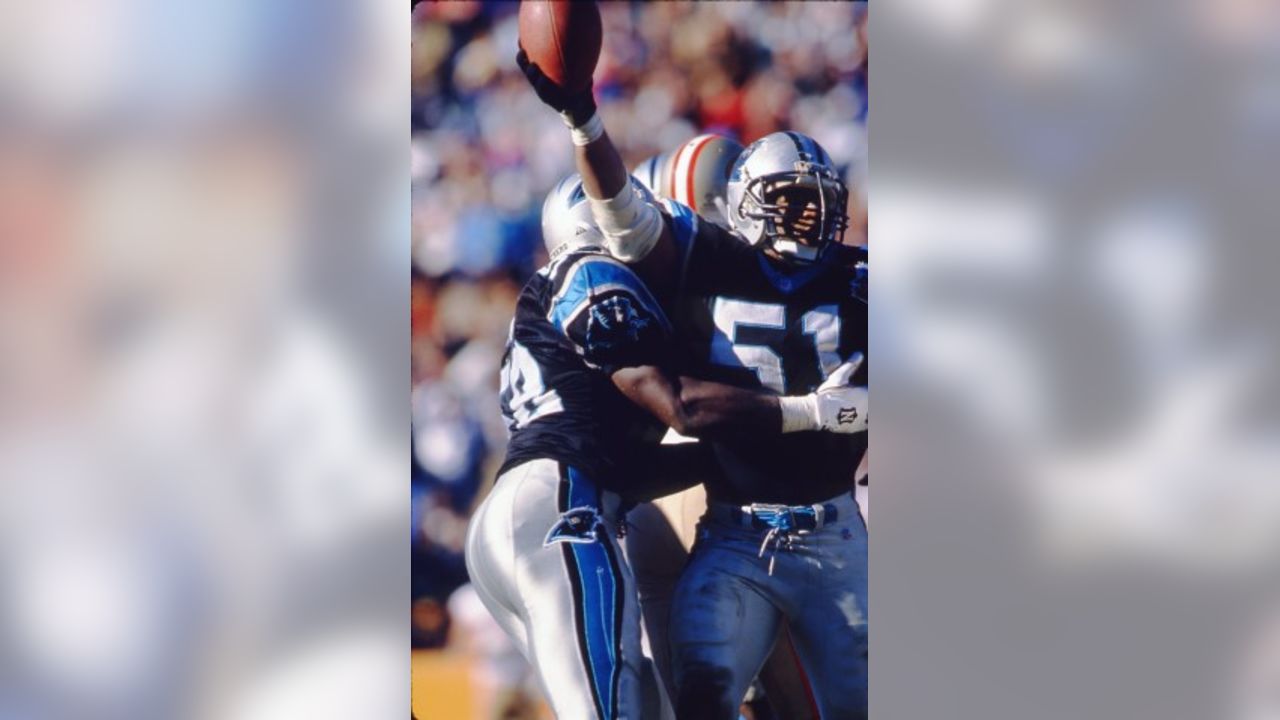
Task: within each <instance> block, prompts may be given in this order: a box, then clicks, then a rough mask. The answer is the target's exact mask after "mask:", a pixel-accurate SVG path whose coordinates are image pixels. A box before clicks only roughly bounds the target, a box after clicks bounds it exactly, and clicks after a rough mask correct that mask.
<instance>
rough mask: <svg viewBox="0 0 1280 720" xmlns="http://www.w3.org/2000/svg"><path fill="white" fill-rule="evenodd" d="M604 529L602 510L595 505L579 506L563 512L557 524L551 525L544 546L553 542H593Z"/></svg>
mask: <svg viewBox="0 0 1280 720" xmlns="http://www.w3.org/2000/svg"><path fill="white" fill-rule="evenodd" d="M603 529H604V521H603V520H601V519H600V511H598V510H596V509H595V508H593V507H577V508H573V509H572V510H570V511H568V512H566V513H564V514H562V515H561V516H560V519H559V520H557V521H556V524H555V525H552V526H551V530H550V532H548V533H547V538H546V540H543V541H542V546H543V547H548V546H550V545H551V544H553V543H559V542H568V543H592V542H595V541H596V539H597V537H598V535H597V533H598V532H599V531H601V530H603Z"/></svg>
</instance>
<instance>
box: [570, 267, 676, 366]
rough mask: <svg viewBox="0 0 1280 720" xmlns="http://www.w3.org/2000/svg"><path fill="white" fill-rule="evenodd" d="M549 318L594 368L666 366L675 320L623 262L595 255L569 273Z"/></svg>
mask: <svg viewBox="0 0 1280 720" xmlns="http://www.w3.org/2000/svg"><path fill="white" fill-rule="evenodd" d="M550 307H551V309H550V313H549V316H548V318H547V319H548V320H549V321H550V322H551V324H552V326H554V327H555V328H556V330H558V331H560V332H562V333H564V335H565V337H567V338H568V339H569V341H570V342H571V343H572V344H573V346H574V349H575V350H577V352H578V354H579V355H581V356H582V358H583V360H585V361H586V363H587V364H588V365H590V366H591V367H592V368H595V369H599V370H602V371H604V372H605V373H608V374H612V373H613V372H614V371H616V370H618V369H620V368H625V367H637V366H641V365H664V364H666V363H667V361H668V355H669V353H670V350H671V345H672V337H671V335H672V333H671V324H670V323H669V322H668V321H667V317H666V315H665V314H664V313H663V311H662V308H661V306H659V305H658V302H657V300H655V299H654V297H653V294H652V293H650V292H649V289H648V288H647V287H645V285H644V283H643V282H641V280H640V278H638V277H637V276H636V274H635V273H634V272H633V271H632V270H631V269H630V268H628V267H627V266H626V265H624V264H623V263H621V262H618V261H617V260H614V259H613V258H611V257H607V256H603V255H594V256H590V257H588V258H585V259H583V260H580V261H578V262H577V263H576V264H575V265H574V266H573V267H572V268H571V269H570V270H569V271H568V273H566V274H565V276H564V279H563V281H562V282H561V284H560V287H559V288H558V289H557V291H556V293H555V296H554V297H553V298H552V302H551V306H550Z"/></svg>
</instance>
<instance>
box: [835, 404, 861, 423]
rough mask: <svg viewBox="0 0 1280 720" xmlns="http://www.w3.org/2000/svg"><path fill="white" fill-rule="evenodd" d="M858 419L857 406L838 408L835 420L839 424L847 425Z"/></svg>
mask: <svg viewBox="0 0 1280 720" xmlns="http://www.w3.org/2000/svg"><path fill="white" fill-rule="evenodd" d="M857 419H858V408H856V407H849V408H840V412H838V413H836V422H838V423H840V424H841V425H848V424H850V423H852V422H854V421H855V420H857Z"/></svg>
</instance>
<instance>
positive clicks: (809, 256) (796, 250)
mask: <svg viewBox="0 0 1280 720" xmlns="http://www.w3.org/2000/svg"><path fill="white" fill-rule="evenodd" d="M773 249H774V250H776V251H777V252H778V254H780V255H784V256H789V257H793V258H795V259H797V260H803V261H804V262H814V261H815V260H817V259H818V253H819V250H820V248H816V247H814V246H812V245H802V244H800V243H798V242H796V241H795V240H784V239H782V238H777V237H775V238H774V239H773Z"/></svg>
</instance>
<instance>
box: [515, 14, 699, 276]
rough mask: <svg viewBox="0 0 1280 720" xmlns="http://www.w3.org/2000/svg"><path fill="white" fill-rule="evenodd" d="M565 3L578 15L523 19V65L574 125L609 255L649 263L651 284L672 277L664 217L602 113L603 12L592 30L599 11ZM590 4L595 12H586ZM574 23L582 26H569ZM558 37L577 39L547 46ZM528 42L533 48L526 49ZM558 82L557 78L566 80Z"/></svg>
mask: <svg viewBox="0 0 1280 720" xmlns="http://www.w3.org/2000/svg"><path fill="white" fill-rule="evenodd" d="M566 5H567V6H570V7H571V8H573V9H572V10H571V12H569V13H568V15H567V16H565V17H553V16H552V15H551V14H548V15H546V16H538V17H537V22H535V21H534V20H533V19H530V20H528V21H526V18H525V15H523V14H522V18H521V20H522V21H521V48H520V50H519V52H518V53H517V55H516V62H517V63H518V64H519V66H520V69H521V71H522V72H523V73H524V75H525V77H526V78H527V79H528V81H529V84H530V85H531V86H533V89H534V92H536V93H537V95H538V98H539V99H541V100H542V102H544V103H545V104H547V105H548V106H550V107H551V108H552V109H554V110H555V111H556V112H558V113H560V116H561V118H563V119H564V122H565V125H567V126H568V127H569V130H570V132H571V134H572V138H573V145H574V160H575V163H576V164H577V169H578V172H579V174H581V175H582V185H583V190H584V191H585V192H586V194H587V197H588V198H590V200H591V211H592V214H593V215H594V217H595V219H596V223H597V224H598V225H599V226H600V229H601V231H602V232H603V233H604V236H605V238H606V240H607V243H608V247H609V251H610V252H611V253H613V254H614V256H615V257H617V258H619V259H621V260H623V261H624V262H627V263H631V264H637V265H639V264H641V263H643V265H642V266H641V270H642V271H643V272H644V274H645V275H646V279H649V280H650V281H652V280H653V279H655V278H663V277H665V276H669V275H670V273H664V272H661V271H660V269H665V268H670V267H672V266H673V264H674V263H675V258H676V251H675V247H674V244H673V242H672V238H671V231H670V229H669V228H668V227H667V224H666V223H665V222H663V220H662V213H661V211H660V210H659V209H658V208H657V207H656V206H655V205H653V204H651V203H649V202H647V201H646V200H645V199H644V198H643V197H642V196H640V195H639V194H638V193H637V192H635V191H634V190H633V189H632V187H631V180H630V173H628V171H627V168H626V165H624V164H623V162H622V158H621V156H619V155H618V151H617V148H615V147H614V145H613V142H612V141H611V140H610V139H609V135H608V133H607V132H605V128H604V123H603V122H602V121H601V119H600V115H599V114H598V113H597V112H596V103H595V98H594V96H593V95H592V89H591V72H592V71H593V70H594V68H595V62H596V59H597V58H598V56H599V38H598V36H597V35H598V33H599V32H600V30H599V16H598V14H597V15H595V20H594V25H593V24H592V22H591V21H590V13H598V10H596V9H595V7H594V3H566ZM588 5H590V12H588V10H586V9H585V6H588ZM522 13H523V9H522ZM531 14H532V13H531ZM579 15H581V16H583V17H581V18H580V17H578V16H579ZM574 23H577V24H576V25H574V26H573V27H569V26H570V25H571V24H574ZM553 26H554V27H553ZM575 31H576V32H575ZM551 33H555V34H557V35H558V36H560V37H566V38H574V40H573V41H570V42H564V43H561V42H557V43H555V44H554V45H552V46H550V47H542V46H543V45H544V43H543V42H541V40H542V37H541V36H542V35H543V34H551ZM561 33H563V34H562V35H561ZM526 41H527V42H529V43H530V45H531V47H533V48H534V49H532V50H530V51H526V49H525V47H524V45H525V43H526ZM593 42H594V48H592V43H593ZM593 50H594V51H593ZM543 64H545V65H547V66H548V68H547V70H548V72H544V68H543V67H542V65H543ZM552 76H558V77H559V81H557V80H556V79H555V77H552Z"/></svg>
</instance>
